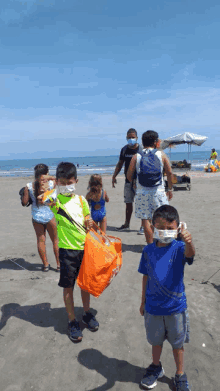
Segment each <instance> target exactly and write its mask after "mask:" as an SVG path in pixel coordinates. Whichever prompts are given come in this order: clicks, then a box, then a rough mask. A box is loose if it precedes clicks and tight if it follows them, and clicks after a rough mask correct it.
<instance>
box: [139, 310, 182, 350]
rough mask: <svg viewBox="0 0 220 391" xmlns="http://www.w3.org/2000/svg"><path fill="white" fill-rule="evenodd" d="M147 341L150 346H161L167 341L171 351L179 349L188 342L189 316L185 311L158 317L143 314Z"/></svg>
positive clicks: (146, 313)
mask: <svg viewBox="0 0 220 391" xmlns="http://www.w3.org/2000/svg"><path fill="white" fill-rule="evenodd" d="M144 318H145V328H146V334H147V340H148V342H149V344H150V345H153V346H156V345H160V346H162V345H163V342H164V341H165V340H166V339H167V340H168V341H169V343H170V344H171V346H172V348H173V349H180V348H182V346H183V345H184V343H188V342H189V332H190V326H189V314H188V311H187V310H185V311H183V312H180V313H178V314H172V315H166V316H160V315H151V314H149V313H148V312H145V314H144Z"/></svg>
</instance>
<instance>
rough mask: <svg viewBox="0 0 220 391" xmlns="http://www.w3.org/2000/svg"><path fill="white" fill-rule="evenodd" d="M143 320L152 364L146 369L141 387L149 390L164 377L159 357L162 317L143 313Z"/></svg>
mask: <svg viewBox="0 0 220 391" xmlns="http://www.w3.org/2000/svg"><path fill="white" fill-rule="evenodd" d="M144 318H145V328H146V334H147V340H148V342H149V343H150V344H151V345H152V356H153V362H152V363H151V364H150V365H149V367H147V369H146V373H145V375H144V377H143V379H142V380H141V385H142V387H144V388H147V389H151V388H154V387H155V386H156V385H157V379H159V378H161V377H162V376H163V375H164V370H163V367H162V365H161V362H160V356H161V352H162V347H163V341H164V340H165V328H164V322H163V316H155V315H151V314H149V313H147V312H145V314H144Z"/></svg>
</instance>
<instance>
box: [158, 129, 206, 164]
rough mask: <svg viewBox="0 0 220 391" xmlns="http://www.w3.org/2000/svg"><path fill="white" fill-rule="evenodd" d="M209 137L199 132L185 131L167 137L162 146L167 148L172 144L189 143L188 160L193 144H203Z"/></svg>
mask: <svg viewBox="0 0 220 391" xmlns="http://www.w3.org/2000/svg"><path fill="white" fill-rule="evenodd" d="M207 138H208V137H206V136H200V135H199V134H194V133H189V132H185V133H183V134H177V135H176V136H173V137H169V138H166V139H165V140H162V141H161V145H160V148H161V149H166V148H168V147H171V146H172V145H180V144H188V160H189V153H190V152H191V145H198V146H200V145H202V144H203V143H204V142H205V141H206V140H207Z"/></svg>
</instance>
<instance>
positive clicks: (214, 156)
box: [209, 148, 218, 160]
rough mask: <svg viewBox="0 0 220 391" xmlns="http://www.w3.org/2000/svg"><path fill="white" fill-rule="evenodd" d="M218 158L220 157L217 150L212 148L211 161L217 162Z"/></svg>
mask: <svg viewBox="0 0 220 391" xmlns="http://www.w3.org/2000/svg"><path fill="white" fill-rule="evenodd" d="M217 157H218V154H217V152H216V150H215V148H212V152H211V155H210V158H209V160H216V159H217Z"/></svg>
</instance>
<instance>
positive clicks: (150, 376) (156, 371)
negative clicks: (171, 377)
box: [141, 362, 165, 389]
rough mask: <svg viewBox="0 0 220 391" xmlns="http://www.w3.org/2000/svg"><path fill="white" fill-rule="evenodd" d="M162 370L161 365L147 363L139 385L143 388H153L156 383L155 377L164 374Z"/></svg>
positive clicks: (157, 377)
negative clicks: (147, 365)
mask: <svg viewBox="0 0 220 391" xmlns="http://www.w3.org/2000/svg"><path fill="white" fill-rule="evenodd" d="M164 373H165V372H164V370H163V367H162V365H161V362H160V365H154V364H153V363H152V364H151V365H149V367H148V368H147V369H146V373H145V375H144V377H143V379H142V380H141V385H142V387H144V388H148V389H151V388H154V387H156V385H157V379H159V378H160V377H163V376H164Z"/></svg>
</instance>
